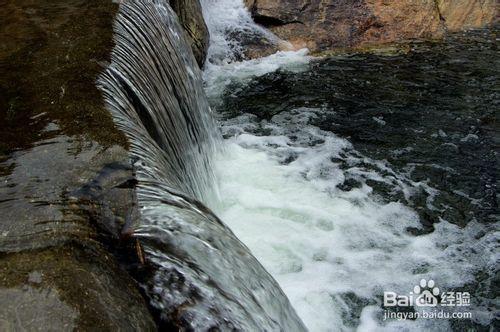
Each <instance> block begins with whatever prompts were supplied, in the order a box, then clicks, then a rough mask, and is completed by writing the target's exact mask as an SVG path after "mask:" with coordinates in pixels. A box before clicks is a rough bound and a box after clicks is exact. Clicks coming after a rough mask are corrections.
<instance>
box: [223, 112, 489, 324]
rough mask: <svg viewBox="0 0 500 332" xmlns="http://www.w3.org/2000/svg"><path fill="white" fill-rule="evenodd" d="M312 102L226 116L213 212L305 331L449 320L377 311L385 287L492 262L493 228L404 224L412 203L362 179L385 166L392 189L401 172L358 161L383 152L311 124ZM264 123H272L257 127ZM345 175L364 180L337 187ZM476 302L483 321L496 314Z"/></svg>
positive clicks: (442, 279) (453, 278) (455, 280)
mask: <svg viewBox="0 0 500 332" xmlns="http://www.w3.org/2000/svg"><path fill="white" fill-rule="evenodd" d="M318 112H321V110H317V109H299V110H293V111H291V112H286V113H282V114H280V115H278V116H275V117H274V118H273V119H272V120H271V121H269V122H267V121H258V120H257V119H256V118H255V117H253V116H251V115H244V116H241V117H239V118H235V119H232V120H229V121H227V122H225V123H224V124H223V126H222V128H223V132H224V133H225V135H226V136H231V138H229V139H228V140H226V152H225V153H224V154H222V155H220V156H219V160H218V162H217V167H216V173H217V177H218V178H219V180H220V190H221V197H222V201H221V203H220V205H219V206H218V207H216V212H217V213H218V215H219V216H220V217H221V218H222V220H224V222H226V223H227V224H228V225H229V226H230V227H231V229H232V230H233V231H234V232H235V233H236V235H237V236H238V238H239V239H241V240H242V241H243V242H244V243H245V244H246V245H247V246H248V247H249V248H250V249H251V251H252V253H253V254H254V255H255V256H256V257H257V259H259V261H260V262H261V263H262V264H263V265H264V267H265V268H266V269H267V270H268V271H269V272H270V273H271V274H272V275H273V276H274V277H275V278H276V280H277V281H278V283H279V284H280V286H281V287H282V288H283V290H284V291H285V293H286V294H287V296H288V297H289V298H290V300H291V302H292V304H293V306H294V307H295V309H296V310H297V312H298V314H299V316H300V317H301V318H302V320H303V321H304V323H305V324H306V326H307V327H308V328H309V329H310V330H311V331H339V330H353V329H356V328H357V329H358V330H360V331H373V330H381V331H391V330H398V329H400V328H402V327H408V328H415V329H416V328H430V327H432V329H436V330H437V329H448V328H449V324H448V321H446V320H441V321H440V320H432V321H426V320H418V321H415V322H414V321H406V322H397V321H392V322H390V323H386V322H384V321H383V320H382V319H381V317H382V309H381V307H380V305H381V299H382V294H383V291H394V292H398V293H400V294H408V293H409V292H410V291H411V290H412V289H413V287H414V286H415V285H417V284H418V283H419V281H420V279H422V278H427V279H433V280H435V281H436V283H437V284H438V285H439V287H440V288H441V289H450V288H452V287H459V286H463V285H464V284H467V283H469V282H472V281H474V273H475V272H477V271H481V270H483V271H492V270H493V269H494V268H495V264H496V262H497V260H498V255H497V254H496V253H495V238H496V237H497V236H498V234H497V235H496V236H495V234H493V233H492V234H491V235H490V236H486V237H483V238H481V240H480V241H477V240H475V239H474V237H475V235H477V234H479V233H480V232H483V231H484V227H483V226H481V225H479V224H476V223H471V224H469V225H468V226H467V228H466V229H460V228H458V227H457V226H455V225H452V224H450V223H448V222H446V221H442V222H441V223H439V224H437V225H436V230H435V231H434V232H433V233H431V234H428V235H424V236H418V237H416V236H412V235H410V234H409V233H408V232H407V231H406V229H407V228H408V227H415V228H420V227H421V226H420V223H419V221H418V216H417V214H416V213H415V212H414V211H412V210H411V209H410V208H408V207H407V206H405V205H403V204H401V203H399V202H384V201H383V200H382V199H381V198H380V197H378V196H376V195H374V194H373V190H372V188H371V187H369V186H368V185H367V184H366V180H367V179H373V178H377V179H383V178H386V180H387V183H393V184H394V187H395V189H398V188H397V187H398V186H399V184H398V182H394V181H393V178H394V177H398V178H399V179H400V180H401V183H405V182H407V179H406V178H405V175H404V174H397V172H394V171H393V172H392V173H388V172H383V174H382V172H381V173H377V172H374V171H373V169H371V170H368V169H363V167H361V166H360V165H361V163H364V164H366V163H367V162H369V163H372V165H374V166H376V167H380V163H381V162H380V161H374V160H370V159H369V158H367V157H364V156H362V155H361V154H359V153H358V152H357V151H356V150H355V149H354V148H353V147H352V145H351V144H350V143H349V142H348V141H347V140H345V139H342V138H340V137H337V136H335V135H334V134H332V133H329V132H324V131H321V130H319V129H318V128H316V127H314V126H312V125H309V124H308V123H309V120H310V119H311V118H312V117H314V116H316V114H317V113H318ZM262 129H264V130H266V131H267V132H270V134H269V135H266V136H260V135H256V134H254V133H255V132H259V131H261V130H262ZM332 160H336V161H338V160H344V161H346V162H348V163H349V164H350V165H352V167H350V168H345V167H342V168H341V167H340V166H341V165H340V163H338V162H333V161H332ZM348 177H349V178H356V179H357V180H358V181H360V182H362V183H363V185H362V186H361V187H360V188H354V189H352V190H350V191H347V192H344V191H342V190H340V189H338V188H336V185H337V184H339V183H342V182H343V181H344V180H345V179H346V178H348ZM415 185H418V184H415ZM399 189H400V190H402V191H403V190H406V189H404V188H399ZM474 310H475V318H476V319H477V320H479V321H488V319H490V318H491V317H485V316H488V315H487V314H486V315H485V314H484V313H483V314H481V313H480V312H479V311H481V310H480V307H476V308H475V309H474ZM482 315H483V316H482ZM358 317H360V319H358Z"/></svg>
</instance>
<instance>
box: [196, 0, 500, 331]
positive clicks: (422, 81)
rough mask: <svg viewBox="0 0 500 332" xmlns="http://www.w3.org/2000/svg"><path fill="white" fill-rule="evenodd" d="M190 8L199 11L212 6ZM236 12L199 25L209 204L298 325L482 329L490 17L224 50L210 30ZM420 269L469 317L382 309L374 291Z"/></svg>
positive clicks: (492, 223) (494, 238)
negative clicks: (448, 30)
mask: <svg viewBox="0 0 500 332" xmlns="http://www.w3.org/2000/svg"><path fill="white" fill-rule="evenodd" d="M221 2H224V1H219V2H218V3H219V4H220V3H221ZM226 8H230V6H229V5H228V6H227V7H226ZM231 8H232V10H228V11H226V12H225V14H226V15H228V16H231V15H233V20H237V19H236V18H235V16H234V15H235V12H238V13H240V14H238V15H239V17H240V18H241V17H242V15H243V14H241V12H240V11H237V10H235V8H237V9H239V10H241V9H242V8H240V7H238V5H234V3H233V7H231ZM205 11H206V12H205V15H206V16H208V19H207V21H208V22H209V23H210V22H211V21H212V20H211V18H210V15H213V16H215V15H219V16H221V15H223V14H222V13H223V12H222V11H220V10H218V11H214V12H210V10H209V9H207V6H205ZM238 15H236V16H238ZM243 17H244V18H245V19H246V17H245V16H244V15H243ZM221 21H223V22H232V21H231V20H230V19H228V18H221ZM209 26H210V25H209ZM239 26H243V25H237V24H233V25H227V26H225V28H226V30H221V29H220V27H217V26H216V27H214V26H212V31H211V33H212V39H213V40H214V42H213V44H215V45H216V48H215V49H214V48H212V50H211V52H210V54H211V59H210V60H211V61H210V62H209V63H208V64H207V66H206V69H205V73H204V79H205V84H206V91H207V93H208V95H209V98H210V100H211V103H212V105H213V107H214V108H215V109H216V111H217V113H218V115H219V118H220V119H219V120H220V125H221V128H222V133H223V136H224V138H225V142H224V145H225V149H223V152H222V153H219V156H218V158H217V161H216V177H217V179H218V181H219V185H220V195H221V200H220V202H219V203H218V204H216V205H215V206H214V210H215V212H216V213H217V214H218V216H219V217H220V218H221V219H222V220H223V221H224V222H225V223H227V224H228V226H229V227H230V228H231V229H232V230H233V231H234V232H235V234H236V235H237V236H238V238H239V239H240V240H242V241H243V242H244V243H245V244H246V245H247V246H248V247H249V248H250V249H251V251H252V253H253V254H254V255H255V256H256V257H257V259H258V260H259V261H260V262H261V263H262V264H263V265H264V267H265V268H266V269H267V270H268V271H269V272H270V273H271V274H272V275H273V277H274V278H275V279H276V280H277V281H278V283H279V284H280V286H281V287H282V288H283V290H284V292H285V293H286V295H287V296H288V297H289V299H290V300H291V302H292V305H293V306H294V308H295V309H296V311H297V313H298V314H299V316H300V317H301V319H302V320H303V321H304V323H305V325H306V326H307V327H308V329H309V330H311V331H345V330H356V329H358V330H360V331H374V330H394V331H400V330H401V329H404V328H408V329H411V330H423V329H425V330H433V331H434V330H436V331H440V330H457V331H462V330H464V328H465V327H474V328H476V329H480V330H481V329H484V330H488V328H487V327H486V326H488V325H489V324H491V323H492V322H493V320H494V319H495V317H497V318H498V312H497V304H498V302H497V299H496V295H495V294H497V292H498V290H497V287H498V286H497V284H498V283H497V282H498V260H499V255H498V240H499V235H500V234H499V232H498V229H497V223H496V222H498V220H497V218H498V201H497V192H496V185H497V176H498V160H497V155H496V152H495V149H496V148H497V147H498V140H499V136H498V127H497V122H496V117H497V116H498V106H499V105H498V103H499V91H498V81H497V77H498V75H499V66H498V51H497V46H496V45H497V43H498V40H497V39H496V31H497V30H496V29H492V30H484V31H478V32H470V33H465V34H462V35H455V36H452V37H450V38H449V39H448V40H446V41H445V42H442V43H441V42H439V43H430V42H429V43H413V44H411V45H410V46H408V47H402V48H400V49H394V50H392V53H391V54H385V55H384V54H378V55H377V54H353V55H344V56H341V55H339V56H333V57H330V58H325V59H313V58H311V57H308V56H307V52H306V51H305V50H301V51H298V52H282V53H278V54H275V55H272V56H270V57H267V58H263V59H257V60H249V61H243V62H231V60H232V59H231V55H233V57H234V52H238V51H239V49H238V47H234V46H231V45H232V44H231V43H230V42H227V41H224V38H230V36H232V35H234V33H232V32H233V30H234V29H238V27H239ZM246 26H248V25H246ZM221 31H222V32H221ZM255 33H257V34H258V33H260V32H259V30H258V29H257V30H255ZM221 40H222V41H223V42H221ZM221 45H229V46H230V48H229V49H228V48H226V49H224V48H223V49H222V51H221V50H220V47H221ZM231 47H232V48H231ZM236 58H237V57H236ZM221 59H222V60H221ZM421 279H426V280H429V279H432V280H434V281H435V283H436V286H438V287H439V288H440V289H441V290H442V291H446V292H451V291H454V292H459V291H460V292H465V291H467V292H469V293H470V294H471V306H469V307H466V308H465V309H466V310H467V311H468V312H471V313H472V319H438V318H436V319H423V318H421V319H417V320H411V319H409V320H397V319H389V320H384V308H383V307H382V298H383V292H384V291H393V292H397V293H398V294H409V292H410V291H412V290H413V288H414V286H415V285H418V284H419V282H420V280H421ZM495 283H497V284H496V285H495ZM421 310H422V308H419V307H416V306H413V307H410V308H408V311H410V312H415V311H421ZM463 310H464V308H461V307H453V306H450V307H446V308H445V312H448V313H451V312H453V311H463Z"/></svg>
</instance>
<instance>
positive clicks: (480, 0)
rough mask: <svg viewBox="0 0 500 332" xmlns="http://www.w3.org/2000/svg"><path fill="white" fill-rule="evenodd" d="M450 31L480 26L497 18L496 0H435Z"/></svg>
mask: <svg viewBox="0 0 500 332" xmlns="http://www.w3.org/2000/svg"><path fill="white" fill-rule="evenodd" d="M436 2H437V4H438V8H439V12H440V14H441V17H442V18H443V19H444V21H445V24H446V28H447V29H448V30H450V31H457V30H462V29H470V28H480V27H482V26H484V25H487V24H489V23H491V22H494V21H495V20H497V19H498V4H497V3H498V1H497V0H436Z"/></svg>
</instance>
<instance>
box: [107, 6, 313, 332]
mask: <svg viewBox="0 0 500 332" xmlns="http://www.w3.org/2000/svg"><path fill="white" fill-rule="evenodd" d="M115 42H116V46H115V48H114V50H113V53H112V61H111V65H110V66H109V68H108V69H107V70H106V72H105V73H104V74H103V76H102V78H101V80H100V86H101V89H102V90H103V93H104V96H105V100H106V104H107V107H108V109H109V110H110V111H111V113H112V114H113V116H114V119H115V122H116V124H117V125H118V127H119V128H120V129H121V130H123V131H124V132H125V134H126V135H127V137H128V139H129V142H130V145H131V146H130V153H131V158H132V160H133V162H134V168H135V170H136V179H137V181H138V184H137V201H138V205H139V217H138V225H135V227H134V235H135V236H136V237H137V238H138V239H139V240H140V242H141V244H142V245H143V248H144V252H145V259H146V263H147V267H148V269H147V270H146V271H142V273H139V274H140V277H139V282H140V284H141V286H142V288H143V290H144V293H145V295H146V296H147V297H148V298H149V300H150V304H151V306H152V308H153V309H154V310H153V311H154V312H156V313H158V316H159V321H160V327H162V328H166V329H168V328H172V327H176V328H182V329H187V330H212V329H218V330H233V329H236V330H247V331H249V330H259V329H264V330H283V329H284V330H287V331H301V330H304V327H303V325H302V322H301V321H300V320H299V319H298V318H297V316H296V313H295V311H294V310H293V309H292V307H291V306H290V303H289V301H288V299H287V298H286V297H285V296H284V294H283V292H282V290H281V289H280V287H279V286H278V284H277V283H276V282H275V281H274V279H273V278H272V277H271V276H270V275H269V274H268V272H267V271H265V270H264V268H263V267H262V266H261V265H260V264H259V263H258V262H257V260H256V259H255V258H254V257H253V256H252V255H251V254H250V253H249V251H248V249H247V248H246V247H245V246H244V245H243V244H242V243H241V242H240V241H239V240H238V239H237V238H236V237H235V236H234V235H233V233H232V232H231V231H230V230H229V229H228V228H227V227H226V226H225V225H224V224H223V223H222V222H221V221H220V220H219V219H218V218H217V217H216V216H215V215H214V214H213V213H212V212H211V211H210V210H209V209H208V208H207V207H206V206H205V205H204V203H205V204H208V203H210V201H214V200H215V199H214V197H216V196H217V195H216V188H215V186H214V183H215V182H214V179H213V169H214V168H213V166H212V159H213V157H214V156H215V151H216V147H217V145H220V143H219V140H220V136H219V132H218V130H217V129H216V128H215V126H214V122H213V120H212V118H211V114H210V108H209V106H208V102H207V99H206V97H205V95H204V92H203V88H202V80H201V73H200V71H199V69H198V67H197V65H196V63H195V60H194V57H193V54H192V52H191V50H190V49H189V46H188V45H187V43H186V41H185V37H184V32H183V31H182V30H181V28H180V26H179V23H178V22H177V18H176V15H175V14H174V13H173V12H172V10H171V9H170V7H169V6H168V5H167V4H166V2H165V1H160V0H158V1H148V0H144V1H130V2H128V1H126V2H124V3H122V4H121V5H120V10H119V13H118V15H117V18H116V25H115ZM143 270H144V269H143Z"/></svg>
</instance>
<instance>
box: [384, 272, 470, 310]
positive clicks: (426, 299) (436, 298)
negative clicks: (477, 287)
mask: <svg viewBox="0 0 500 332" xmlns="http://www.w3.org/2000/svg"><path fill="white" fill-rule="evenodd" d="M438 305H441V306H449V307H450V306H469V305H470V294H469V293H468V292H440V290H439V288H438V287H437V286H436V283H435V281H434V280H432V279H430V280H426V279H422V280H420V283H419V284H418V285H416V286H415V287H413V291H412V292H410V293H409V295H401V294H397V293H396V292H384V306H385V307H396V306H398V307H410V306H418V307H436V306H438Z"/></svg>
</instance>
